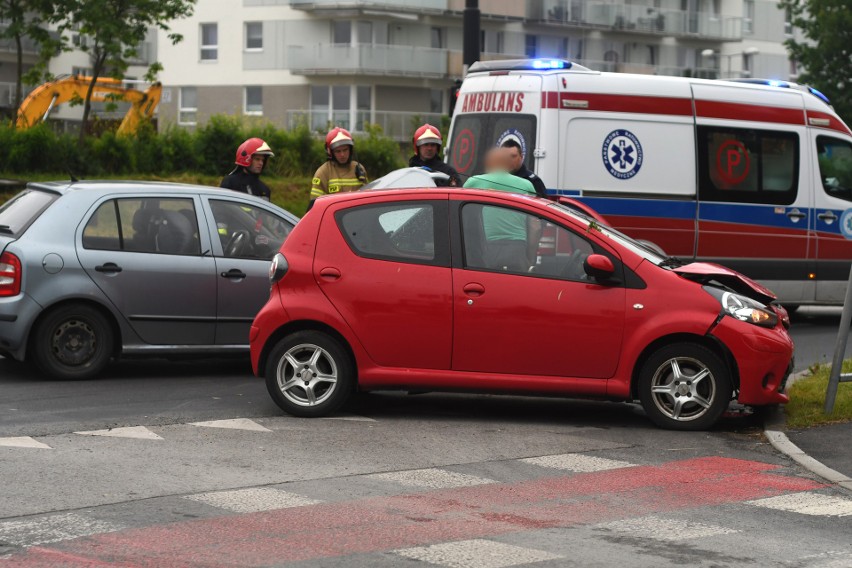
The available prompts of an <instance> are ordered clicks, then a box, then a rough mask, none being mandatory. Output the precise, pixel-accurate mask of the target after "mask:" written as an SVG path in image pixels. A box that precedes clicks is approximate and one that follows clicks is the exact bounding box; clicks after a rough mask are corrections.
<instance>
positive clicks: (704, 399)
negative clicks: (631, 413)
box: [639, 343, 731, 430]
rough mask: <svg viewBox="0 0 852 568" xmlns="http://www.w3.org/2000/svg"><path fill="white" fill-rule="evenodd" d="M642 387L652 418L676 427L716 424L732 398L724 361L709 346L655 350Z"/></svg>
mask: <svg viewBox="0 0 852 568" xmlns="http://www.w3.org/2000/svg"><path fill="white" fill-rule="evenodd" d="M639 390H640V396H639V398H640V400H641V401H642V406H643V408H644V409H645V412H646V413H647V414H648V416H649V417H650V418H651V420H653V421H654V422H655V423H656V424H658V425H660V426H663V427H665V428H671V429H675V430H702V429H705V428H708V427H710V426H712V425H713V423H715V422H716V420H718V418H719V417H720V416H721V415H722V412H724V410H725V408H727V406H728V403H729V402H730V399H731V382H730V378H729V374H728V371H727V368H726V367H725V365H724V363H722V361H721V360H720V359H719V357H718V356H716V355H715V354H714V353H713V352H712V351H710V350H709V349H707V348H705V347H702V346H700V345H695V344H691V343H682V344H677V345H670V346H667V347H664V348H662V349H660V350H659V351H657V352H656V353H654V354H653V355H652V356H651V357H650V358H649V359H648V361H647V362H646V363H645V365H644V366H643V367H642V372H641V374H640V383H639Z"/></svg>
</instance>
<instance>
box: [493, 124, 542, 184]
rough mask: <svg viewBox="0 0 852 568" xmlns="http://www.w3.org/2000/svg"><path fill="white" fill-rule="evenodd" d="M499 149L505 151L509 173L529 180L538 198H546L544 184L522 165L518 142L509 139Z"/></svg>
mask: <svg viewBox="0 0 852 568" xmlns="http://www.w3.org/2000/svg"><path fill="white" fill-rule="evenodd" d="M501 147H503V148H506V149H507V155H508V157H509V160H510V161H511V166H512V169H511V170H510V171H509V173H511V174H513V175H516V176H518V177H521V178H524V179H528V180H530V182H531V183H532V184H533V187H534V188H535V194H536V195H538V196H539V197H547V187H545V185H544V182H543V181H541V178H540V177H538V176H537V175H535V174H534V173H532V172H531V171H530V170H529V169H528V168H527V166H526V165H525V164H524V154H523V151H522V150H521V145H520V144H519V143H518V141H517V140H513V139H511V138H509V139H508V140H506V141H505V142H503V144H501Z"/></svg>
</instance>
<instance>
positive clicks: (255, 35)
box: [246, 22, 263, 50]
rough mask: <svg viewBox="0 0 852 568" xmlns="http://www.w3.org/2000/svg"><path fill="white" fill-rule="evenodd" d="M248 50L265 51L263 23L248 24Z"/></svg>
mask: <svg viewBox="0 0 852 568" xmlns="http://www.w3.org/2000/svg"><path fill="white" fill-rule="evenodd" d="M246 49H250V50H261V49H263V22H246Z"/></svg>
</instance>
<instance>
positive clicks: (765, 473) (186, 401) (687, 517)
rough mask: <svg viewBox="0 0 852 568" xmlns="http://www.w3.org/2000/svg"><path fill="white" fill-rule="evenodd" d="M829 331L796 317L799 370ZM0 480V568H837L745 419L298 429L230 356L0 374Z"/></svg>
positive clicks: (809, 513) (303, 424)
mask: <svg viewBox="0 0 852 568" xmlns="http://www.w3.org/2000/svg"><path fill="white" fill-rule="evenodd" d="M838 321H839V314H838V315H834V316H831V315H821V314H809V313H808V312H807V311H805V312H803V313H802V314H799V315H798V316H797V319H796V321H795V322H794V326H793V330H792V331H793V334H794V337H795V338H796V341H797V345H799V346H800V349H801V348H802V347H801V346H802V344H803V343H805V344H807V345H812V346H813V347H814V349H815V350H814V351H808V355H806V356H804V355H802V354H799V365H800V366H801V365H803V366H805V367H806V366H807V365H808V364H809V362H812V360H811V358H812V357H815V356H816V357H820V356H821V353H820V351H821V350H824V347H822V346H824V345H827V344H830V345H833V343H834V339H833V338H834V337H835V336H836V332H837V330H836V327H837V325H838ZM800 334H801V335H802V336H803V337H805V338H806V339H805V340H804V341H802V340H801V339H800V338H799V335H800ZM828 352H830V348H829V350H828ZM850 354H852V351H850ZM828 357H829V358H830V355H828ZM223 420H226V421H227V420H233V421H231V422H221V421H223ZM211 422H212V423H211ZM4 440H6V441H8V440H13V442H10V444H11V445H4V442H3V441H4ZM16 443H17V445H15V444H16ZM0 480H2V483H0V568H2V567H5V566H6V565H9V566H19V567H20V566H23V567H28V568H29V567H35V566H93V565H134V566H141V565H147V566H158V567H169V566H199V567H200V566H207V567H212V566H283V565H296V566H356V567H360V566H364V567H366V566H370V567H373V566H379V567H381V566H408V565H411V566H414V565H422V563H423V562H428V563H429V565H438V566H474V567H482V568H488V567H491V566H516V565H535V566H566V565H578V566H612V565H616V564H622V565H626V566H648V567H651V566H655V567H656V566H662V567H665V566H672V567H674V566H683V565H685V564H688V565H690V566H706V567H710V566H727V565H734V564H737V565H739V564H748V565H752V566H773V567H774V566H789V567H793V566H797V567H808V568H811V567H812V568H827V567H832V566H852V543H850V542H849V539H848V535H849V534H852V495H850V494H849V493H848V492H844V491H842V490H838V489H836V488H833V487H827V486H825V485H824V484H823V483H822V481H821V480H819V479H817V478H815V477H814V476H812V475H811V474H809V473H808V472H806V471H804V470H802V469H801V468H799V467H798V466H797V465H795V464H794V463H792V462H791V461H790V460H788V459H787V458H786V457H784V456H781V455H779V454H778V453H777V452H775V451H774V450H773V449H772V448H771V446H769V444H768V443H767V442H766V441H765V440H764V438H763V437H762V435H761V421H760V419H759V417H758V416H739V417H729V418H725V419H723V420H722V421H721V422H720V423H719V425H718V426H717V427H716V428H715V429H714V430H712V431H710V432H699V433H679V432H669V431H664V430H660V429H658V428H655V427H654V426H653V425H652V424H651V423H650V422H649V421H648V420H647V418H646V417H645V416H644V414H643V412H642V411H641V409H640V408H639V407H638V406H636V405H629V404H621V403H608V402H594V401H575V400H561V399H535V398H526V397H497V396H471V395H448V394H424V395H407V394H404V393H377V394H370V395H362V396H358V397H356V399H355V400H354V401H353V402H352V404H350V405H349V406H348V407H347V409H346V412H345V413H344V414H341V415H338V416H336V417H334V418H331V419H314V420H311V419H298V418H293V417H289V416H285V415H283V414H282V413H281V412H280V411H279V410H278V408H277V407H276V406H275V405H274V404H273V403H272V402H271V400H270V398H269V396H268V394H267V393H266V390H265V385H264V384H263V381H262V380H260V379H257V378H255V377H252V376H251V374H250V369H249V365H248V361H247V360H245V359H235V360H208V361H181V362H168V361H147V362H139V361H124V362H121V363H118V364H115V365H113V366H111V367H110V369H109V371H108V373H107V374H106V375H105V376H104V377H102V378H101V379H98V380H92V381H76V382H60V381H52V380H47V379H44V378H41V377H39V376H38V375H37V374H36V373H34V372H32V371H30V370H29V368H27V367H24V366H21V365H18V364H15V363H13V362H11V361H8V360H4V359H0Z"/></svg>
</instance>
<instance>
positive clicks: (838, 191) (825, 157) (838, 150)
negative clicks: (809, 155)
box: [817, 136, 852, 201]
mask: <svg viewBox="0 0 852 568" xmlns="http://www.w3.org/2000/svg"><path fill="white" fill-rule="evenodd" d="M817 161H818V162H819V176H820V179H821V180H822V188H823V190H824V191H825V192H826V193H827V194H828V195H830V196H832V197H839V198H840V199H845V200H846V201H852V144H849V142H846V141H845V140H839V139H837V138H832V137H830V136H818V137H817Z"/></svg>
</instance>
